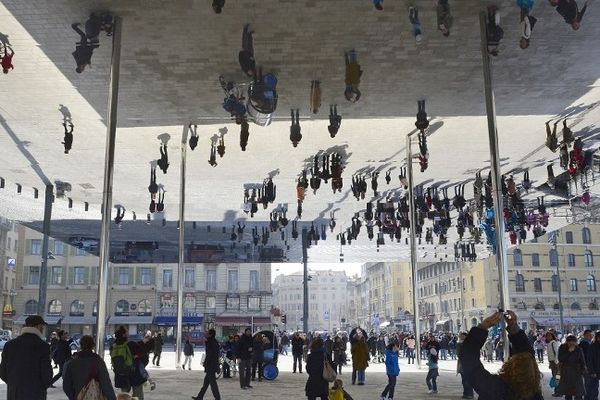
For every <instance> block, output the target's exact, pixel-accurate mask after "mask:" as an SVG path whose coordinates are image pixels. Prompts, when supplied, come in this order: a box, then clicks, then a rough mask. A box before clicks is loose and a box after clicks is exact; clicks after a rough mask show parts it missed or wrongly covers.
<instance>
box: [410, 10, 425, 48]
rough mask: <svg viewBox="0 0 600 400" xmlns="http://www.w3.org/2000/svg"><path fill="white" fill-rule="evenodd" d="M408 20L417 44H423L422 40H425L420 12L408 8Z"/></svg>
mask: <svg viewBox="0 0 600 400" xmlns="http://www.w3.org/2000/svg"><path fill="white" fill-rule="evenodd" d="M408 20H409V21H410V24H411V26H412V33H413V36H414V37H415V42H417V44H419V43H421V40H423V28H422V26H421V21H419V10H418V9H417V7H414V6H410V7H409V8H408Z"/></svg>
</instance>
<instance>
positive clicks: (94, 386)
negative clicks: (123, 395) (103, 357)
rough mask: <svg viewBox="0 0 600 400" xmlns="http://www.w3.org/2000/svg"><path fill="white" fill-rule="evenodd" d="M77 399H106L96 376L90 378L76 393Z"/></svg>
mask: <svg viewBox="0 0 600 400" xmlns="http://www.w3.org/2000/svg"><path fill="white" fill-rule="evenodd" d="M77 400H106V397H104V395H103V394H102V389H100V383H98V381H97V380H96V378H91V379H90V380H89V381H88V383H87V384H86V385H85V386H84V387H83V389H81V392H79V394H78V395H77Z"/></svg>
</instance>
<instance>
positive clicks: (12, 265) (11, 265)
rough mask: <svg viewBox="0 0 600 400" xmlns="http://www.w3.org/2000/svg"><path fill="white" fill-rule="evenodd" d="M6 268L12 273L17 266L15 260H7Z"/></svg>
mask: <svg viewBox="0 0 600 400" xmlns="http://www.w3.org/2000/svg"><path fill="white" fill-rule="evenodd" d="M6 266H7V267H8V269H9V270H11V271H12V270H13V269H15V267H16V266H17V260H15V259H14V258H7V260H6Z"/></svg>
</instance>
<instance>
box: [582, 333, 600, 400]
mask: <svg viewBox="0 0 600 400" xmlns="http://www.w3.org/2000/svg"><path fill="white" fill-rule="evenodd" d="M586 362H587V367H588V374H589V379H590V385H589V386H588V387H587V389H588V391H587V392H586V394H585V395H586V396H587V398H586V400H588V399H589V400H597V399H598V378H600V331H597V332H596V334H595V336H594V341H593V342H592V344H591V345H590V349H589V350H588V355H587V359H586Z"/></svg>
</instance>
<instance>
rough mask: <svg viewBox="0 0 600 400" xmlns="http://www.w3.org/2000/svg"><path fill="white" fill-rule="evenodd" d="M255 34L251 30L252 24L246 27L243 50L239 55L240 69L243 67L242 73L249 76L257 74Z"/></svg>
mask: <svg viewBox="0 0 600 400" xmlns="http://www.w3.org/2000/svg"><path fill="white" fill-rule="evenodd" d="M253 33H254V32H253V31H251V30H250V24H246V25H244V31H243V33H242V50H240V53H239V55H238V58H239V61H240V67H242V71H244V73H246V75H248V76H254V74H255V73H256V61H255V60H254V40H253V38H252V34H253Z"/></svg>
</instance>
